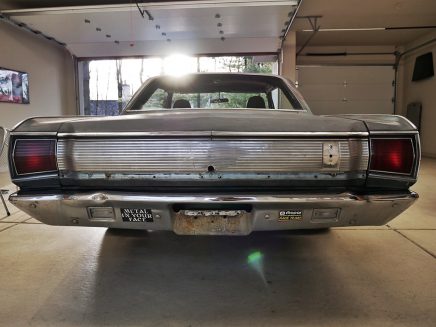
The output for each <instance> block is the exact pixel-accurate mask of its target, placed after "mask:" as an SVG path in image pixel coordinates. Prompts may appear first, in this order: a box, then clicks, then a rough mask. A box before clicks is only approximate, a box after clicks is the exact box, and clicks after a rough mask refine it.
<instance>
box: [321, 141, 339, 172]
mask: <svg viewBox="0 0 436 327" xmlns="http://www.w3.org/2000/svg"><path fill="white" fill-rule="evenodd" d="M339 157H340V156H339V142H325V143H323V145H322V166H323V168H338V167H339Z"/></svg>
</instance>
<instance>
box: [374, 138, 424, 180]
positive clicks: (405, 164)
mask: <svg viewBox="0 0 436 327" xmlns="http://www.w3.org/2000/svg"><path fill="white" fill-rule="evenodd" d="M414 161H415V154H414V150H413V143H412V139H410V138H403V139H383V138H379V139H371V163H370V167H369V169H370V170H372V171H381V172H387V173H397V174H411V173H412V169H413V164H414Z"/></svg>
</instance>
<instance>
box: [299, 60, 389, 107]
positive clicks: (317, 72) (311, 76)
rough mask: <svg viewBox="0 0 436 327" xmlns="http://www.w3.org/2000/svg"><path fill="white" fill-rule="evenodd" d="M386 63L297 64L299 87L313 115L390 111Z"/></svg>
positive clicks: (387, 67)
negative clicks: (349, 64) (357, 64)
mask: <svg viewBox="0 0 436 327" xmlns="http://www.w3.org/2000/svg"><path fill="white" fill-rule="evenodd" d="M394 73H395V71H394V69H392V67H390V66H300V67H298V74H297V79H298V84H299V90H300V92H301V93H302V94H303V96H304V97H305V98H306V100H307V102H308V104H309V106H310V107H311V108H312V111H313V112H314V113H316V114H346V113H362V114H365V113H367V114H373V113H383V114H390V113H392V112H393V102H392V98H393V96H394V87H393V85H392V81H393V80H394V77H395V75H394Z"/></svg>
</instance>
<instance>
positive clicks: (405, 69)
mask: <svg viewBox="0 0 436 327" xmlns="http://www.w3.org/2000/svg"><path fill="white" fill-rule="evenodd" d="M435 38H436V32H433V33H430V34H428V35H427V36H425V37H424V38H421V39H418V40H416V41H415V42H413V43H411V44H408V45H406V46H405V47H404V50H405V51H407V49H411V48H413V47H415V46H418V45H420V44H422V43H425V42H426V41H429V40H432V39H435ZM430 51H432V52H433V66H434V68H435V69H436V42H433V43H431V44H430V45H428V46H425V47H423V48H420V49H419V50H416V51H413V52H411V53H409V54H408V55H405V56H404V57H403V58H402V60H401V62H400V66H399V77H400V78H399V82H402V84H401V85H399V93H401V97H400V98H399V102H398V103H397V106H398V112H399V113H401V114H403V115H405V114H406V110H407V104H408V103H410V102H421V103H422V122H421V145H422V153H423V155H424V156H431V157H436V95H435V93H436V76H433V77H431V78H429V79H427V80H423V81H418V82H412V75H413V68H414V65H415V59H416V57H417V56H419V55H422V54H424V53H427V52H430Z"/></svg>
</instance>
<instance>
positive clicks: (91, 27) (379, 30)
mask: <svg viewBox="0 0 436 327" xmlns="http://www.w3.org/2000/svg"><path fill="white" fill-rule="evenodd" d="M297 2H298V1H297V0H291V1H289V0H288V1H274V0H263V1H262V0H251V1H248V0H240V1H238V0H223V1H218V0H206V1H204V0H197V1H195V0H194V1H170V2H169V1H149V2H146V5H141V7H142V8H143V9H147V10H148V11H149V13H150V14H151V15H152V17H153V18H154V20H152V21H151V20H149V19H148V18H147V16H145V18H142V17H141V15H140V13H139V11H138V9H137V8H136V5H135V2H132V1H126V0H124V1H123V0H96V1H91V0H75V1H73V0H64V1H59V0H52V1H50V0H46V1H33V0H10V1H1V2H0V10H1V11H2V12H3V13H6V14H7V15H8V16H10V17H11V18H12V19H13V20H16V21H18V22H21V23H25V24H26V25H27V26H29V27H30V28H32V29H34V30H37V31H41V32H43V33H44V34H46V35H48V36H51V37H54V38H55V39H56V40H58V41H60V42H63V43H66V44H67V46H68V48H69V49H70V50H71V51H72V52H73V53H74V54H75V55H77V56H78V57H98V56H103V57H108V56H109V57H110V56H126V55H127V56H128V55H143V54H146V55H162V54H167V53H174V52H181V53H186V54H213V53H247V52H255V53H259V52H275V51H276V50H277V48H279V47H280V44H281V42H280V39H279V37H280V35H281V33H282V30H283V29H284V28H285V27H286V26H285V25H284V24H285V23H286V22H287V21H289V15H290V14H292V12H293V11H294V10H295V8H296V6H295V4H296V3H297ZM120 3H121V4H120ZM65 6H72V7H65ZM47 7H49V8H47ZM217 13H218V14H219V16H220V18H215V16H216V14H217ZM302 16H321V17H320V18H318V26H320V28H321V30H320V31H319V32H318V33H316V35H315V36H314V37H313V38H311V40H310V43H309V45H311V46H325V45H328V46H342V47H346V46H367V45H368V46H369V45H371V46H378V45H386V46H401V45H405V44H407V43H409V42H411V41H413V40H415V39H417V38H419V37H421V36H423V35H425V34H427V33H430V32H431V31H434V28H428V26H434V25H436V1H435V0H414V1H410V0H382V1H362V0H329V1H325V0H302V4H301V7H300V9H299V11H298V17H302ZM85 20H87V21H89V23H85ZM219 23H221V24H222V26H217V24H219ZM156 25H158V28H157V27H156ZM423 26H427V28H406V29H396V28H401V27H423ZM383 28H394V29H389V30H383ZM97 29H100V31H98V30H97ZM311 29H312V27H311V25H310V23H309V21H308V20H307V19H306V18H297V19H295V21H294V23H293V25H292V30H294V31H297V45H300V46H301V45H303V44H305V43H306V41H307V40H308V39H309V38H310V37H311V34H312V33H311V32H310V30H311ZM326 29H327V30H329V31H325V30H326ZM341 29H348V30H347V31H341ZM221 30H222V31H223V32H222V33H223V34H220V31H221ZM162 33H165V34H164V35H163V34H162ZM106 35H110V36H108V37H107V36H106ZM221 37H224V38H225V39H224V41H222V40H221ZM167 40H169V41H167ZM115 41H119V43H116V42H115Z"/></svg>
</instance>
